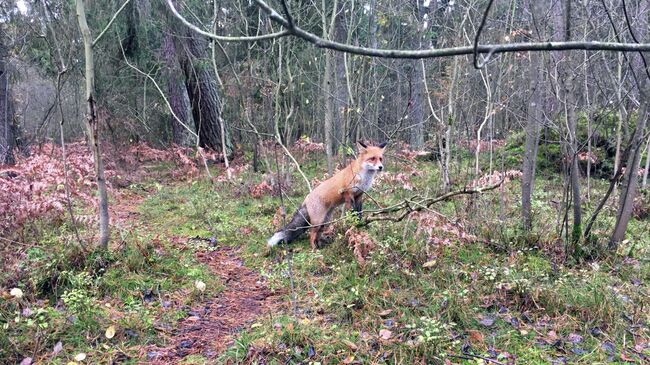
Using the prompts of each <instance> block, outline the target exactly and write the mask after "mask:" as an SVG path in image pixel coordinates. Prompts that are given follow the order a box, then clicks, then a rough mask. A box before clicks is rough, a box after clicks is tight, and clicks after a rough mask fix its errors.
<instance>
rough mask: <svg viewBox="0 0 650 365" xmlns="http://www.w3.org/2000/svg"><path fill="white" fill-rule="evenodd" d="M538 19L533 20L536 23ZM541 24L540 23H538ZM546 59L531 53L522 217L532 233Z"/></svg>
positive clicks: (536, 4)
mask: <svg viewBox="0 0 650 365" xmlns="http://www.w3.org/2000/svg"><path fill="white" fill-rule="evenodd" d="M533 4H534V5H533V6H532V7H531V6H530V4H529V5H528V6H529V9H530V10H531V13H532V14H533V17H534V16H540V15H541V14H542V13H541V12H540V8H541V6H540V4H539V2H534V3H533ZM535 20H536V19H533V22H535ZM537 23H538V24H539V22H537ZM543 72H544V58H543V55H542V54H539V53H534V52H531V53H530V71H529V83H530V103H528V110H527V114H528V117H527V121H526V129H525V131H526V142H525V147H524V161H523V167H522V170H523V171H522V172H523V176H522V178H521V215H522V220H523V226H524V230H526V231H530V230H531V229H532V226H533V220H532V215H531V213H532V212H531V211H532V201H533V189H534V182H535V167H536V165H537V143H538V142H539V129H540V124H541V121H542V108H543V97H542V90H543V89H542V88H543V82H544V74H543Z"/></svg>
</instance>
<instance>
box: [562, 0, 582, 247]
mask: <svg viewBox="0 0 650 365" xmlns="http://www.w3.org/2000/svg"><path fill="white" fill-rule="evenodd" d="M563 1H564V3H563V5H564V11H563V17H562V23H563V27H564V41H569V40H570V39H571V0H563ZM563 59H564V65H563V66H564V67H563V77H562V83H563V85H564V103H565V111H566V119H567V128H568V132H569V141H568V146H567V148H566V152H567V155H566V157H565V158H566V159H567V163H568V164H569V178H570V184H571V195H572V197H573V229H572V240H573V241H574V242H576V241H577V240H579V239H580V236H581V235H582V227H581V225H582V209H581V196H580V170H579V167H578V150H577V149H578V143H577V140H576V115H575V96H574V91H575V90H574V88H573V76H574V75H575V71H574V70H573V68H572V67H571V54H570V53H569V52H565V53H564V57H563Z"/></svg>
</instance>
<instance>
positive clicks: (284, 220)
mask: <svg viewBox="0 0 650 365" xmlns="http://www.w3.org/2000/svg"><path fill="white" fill-rule="evenodd" d="M273 152H274V154H275V170H276V173H277V175H278V178H277V181H278V191H279V193H280V206H281V208H280V209H281V210H282V226H283V227H286V226H287V209H286V207H285V206H284V198H283V195H282V180H281V179H280V164H279V163H278V149H277V147H274V148H273ZM292 252H293V251H291V249H287V255H286V256H287V273H288V274H289V284H290V286H291V302H292V307H293V314H294V316H297V315H298V304H297V301H296V286H295V284H294V281H293V270H292V269H291V256H292Z"/></svg>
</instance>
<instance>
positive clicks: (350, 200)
mask: <svg viewBox="0 0 650 365" xmlns="http://www.w3.org/2000/svg"><path fill="white" fill-rule="evenodd" d="M383 157H384V148H382V147H377V146H368V147H365V148H364V147H362V148H360V150H359V155H358V157H357V159H356V160H354V161H352V162H351V163H350V164H349V165H348V166H346V167H345V168H344V169H343V170H340V171H339V172H337V173H336V174H334V176H332V177H330V178H329V179H327V180H325V181H324V182H322V183H321V184H320V185H318V187H316V189H314V190H313V191H312V192H311V193H309V195H307V197H306V198H305V201H304V203H303V204H304V205H305V206H306V207H307V212H308V213H309V219H310V222H309V223H310V225H311V226H315V227H312V228H311V232H310V235H309V238H310V239H309V243H310V244H311V246H312V248H317V247H318V240H319V238H320V233H321V231H322V229H323V224H324V223H327V221H328V220H329V219H328V218H329V215H331V212H332V210H334V208H336V207H338V206H340V205H341V204H343V203H345V205H346V208H347V209H352V208H353V205H354V204H358V206H359V207H360V206H361V204H362V201H363V192H364V191H363V190H360V189H358V187H359V185H360V184H361V183H362V182H363V181H362V180H363V177H364V173H368V170H367V169H365V168H364V164H366V165H372V166H374V167H376V166H382V168H383ZM371 171H372V172H371V174H372V175H373V176H372V177H371V178H370V179H372V178H374V175H375V174H376V172H377V171H379V170H371ZM369 184H370V185H371V184H372V181H370V183H369ZM370 185H369V186H367V187H366V188H369V187H370ZM366 190H367V189H366Z"/></svg>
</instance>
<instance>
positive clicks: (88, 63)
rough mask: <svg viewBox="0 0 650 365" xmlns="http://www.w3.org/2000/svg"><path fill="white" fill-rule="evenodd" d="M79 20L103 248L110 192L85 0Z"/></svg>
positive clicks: (78, 2) (107, 233) (80, 1)
mask: <svg viewBox="0 0 650 365" xmlns="http://www.w3.org/2000/svg"><path fill="white" fill-rule="evenodd" d="M76 11H77V21H78V23H79V30H80V31H81V36H82V38H83V43H84V56H85V77H86V103H87V110H86V114H87V115H86V129H87V130H86V132H87V133H88V141H89V143H90V148H91V150H92V152H93V158H94V162H95V179H96V181H97V190H98V193H99V246H100V247H101V248H102V249H106V248H107V247H108V240H109V238H110V228H109V216H108V192H107V189H106V177H105V176H104V163H103V161H102V154H101V149H100V141H99V128H98V120H97V113H96V110H95V102H96V101H95V62H94V58H93V57H94V56H93V48H92V43H93V38H92V34H91V33H90V28H88V23H87V22H86V9H85V6H84V2H83V0H76Z"/></svg>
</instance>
